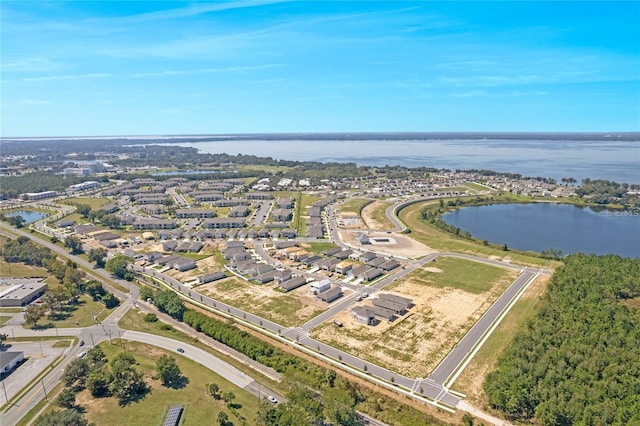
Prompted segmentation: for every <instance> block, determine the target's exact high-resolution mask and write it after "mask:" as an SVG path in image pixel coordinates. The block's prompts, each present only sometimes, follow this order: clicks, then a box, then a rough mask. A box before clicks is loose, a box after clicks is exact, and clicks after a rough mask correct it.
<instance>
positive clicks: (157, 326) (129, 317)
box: [118, 304, 282, 390]
mask: <svg viewBox="0 0 640 426" xmlns="http://www.w3.org/2000/svg"><path fill="white" fill-rule="evenodd" d="M187 306H188V307H189V308H190V309H195V307H194V306H193V305H189V304H187ZM197 310H199V311H202V310H200V309H199V308H198V309H197ZM144 315H145V314H144V313H141V312H139V311H136V310H134V309H129V311H127V313H126V314H125V315H124V316H123V317H122V318H121V319H120V321H119V322H118V325H119V326H120V327H121V328H123V329H125V330H134V331H142V332H144V333H149V334H155V335H158V336H163V337H168V338H170V339H175V340H179V341H181V342H185V343H188V344H190V345H193V346H195V347H197V348H198V349H202V350H203V351H205V352H208V353H210V354H212V355H215V356H217V357H218V358H220V359H222V360H223V361H225V362H227V363H229V364H231V365H233V366H234V367H236V368H237V369H238V370H240V371H242V372H244V373H246V374H248V375H250V376H252V377H256V376H257V375H258V374H257V373H256V371H255V370H253V369H252V368H250V367H248V366H247V365H246V364H244V363H242V362H240V361H238V360H236V359H235V358H232V357H230V356H228V355H225V354H222V353H220V352H218V351H216V350H215V349H213V348H212V347H210V346H208V345H206V344H204V343H202V342H200V341H199V340H198V339H197V338H194V337H191V336H188V335H187V334H185V333H183V332H182V331H180V330H176V329H175V328H173V327H172V326H171V325H169V324H166V323H164V322H162V321H160V320H158V321H156V322H145V321H144ZM214 318H216V319H218V320H221V321H225V320H224V319H220V318H219V317H214ZM190 329H191V328H190ZM191 330H192V331H193V333H194V334H198V333H197V332H196V331H195V330H193V329H191ZM258 376H260V380H259V381H260V382H261V383H263V384H265V385H267V386H269V387H271V388H274V389H276V388H278V384H277V383H276V382H273V381H272V380H270V379H268V378H266V377H265V376H262V375H258ZM281 390H282V389H281Z"/></svg>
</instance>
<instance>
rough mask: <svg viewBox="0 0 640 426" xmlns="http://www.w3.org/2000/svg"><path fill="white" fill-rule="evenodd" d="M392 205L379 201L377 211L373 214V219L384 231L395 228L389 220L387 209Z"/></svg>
mask: <svg viewBox="0 0 640 426" xmlns="http://www.w3.org/2000/svg"><path fill="white" fill-rule="evenodd" d="M390 205H391V203H387V202H382V201H377V202H376V207H375V209H374V210H373V212H371V217H372V218H373V220H375V221H376V222H377V223H379V224H380V227H381V228H382V229H392V228H393V227H394V226H393V224H392V223H391V222H390V221H389V219H388V218H387V208H388V207H389V206H390Z"/></svg>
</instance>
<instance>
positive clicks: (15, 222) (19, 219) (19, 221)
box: [6, 215, 27, 228]
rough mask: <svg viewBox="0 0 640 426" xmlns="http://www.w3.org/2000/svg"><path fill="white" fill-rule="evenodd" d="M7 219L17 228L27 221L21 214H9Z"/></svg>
mask: <svg viewBox="0 0 640 426" xmlns="http://www.w3.org/2000/svg"><path fill="white" fill-rule="evenodd" d="M6 220H7V221H8V222H9V224H10V225H11V226H14V227H16V228H22V227H23V226H24V224H25V223H27V221H26V220H25V219H24V218H23V217H22V216H20V215H17V216H7V217H6Z"/></svg>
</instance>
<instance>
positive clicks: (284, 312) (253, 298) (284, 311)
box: [195, 277, 328, 327]
mask: <svg viewBox="0 0 640 426" xmlns="http://www.w3.org/2000/svg"><path fill="white" fill-rule="evenodd" d="M195 289H196V291H198V292H199V293H202V294H205V295H207V296H210V297H212V298H214V299H216V300H220V301H221V302H225V303H228V304H230V305H233V306H236V307H238V308H240V309H243V310H245V311H247V312H251V313H254V314H256V315H259V316H261V317H263V318H267V319H269V320H271V321H274V322H276V323H278V324H282V325H284V326H287V327H289V326H293V325H299V324H302V323H304V322H305V321H307V320H309V319H310V318H312V317H314V316H315V315H317V314H319V313H320V312H322V311H324V310H326V309H327V307H328V305H327V304H326V303H324V302H321V301H319V300H318V299H316V297H315V296H314V295H313V294H311V292H310V291H309V286H308V285H305V286H302V287H300V288H297V289H295V290H293V291H290V292H288V293H283V292H281V291H279V290H277V287H276V286H275V285H274V284H266V285H259V284H253V283H250V282H247V281H244V280H241V279H239V278H237V277H229V278H225V279H223V280H220V281H216V282H213V283H209V284H205V285H202V286H198V287H196V288H195Z"/></svg>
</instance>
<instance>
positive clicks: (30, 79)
mask: <svg viewBox="0 0 640 426" xmlns="http://www.w3.org/2000/svg"><path fill="white" fill-rule="evenodd" d="M106 77H113V75H112V74H104V73H88V74H68V75H45V76H41V77H25V78H23V79H22V81H26V82H40V81H56V80H81V79H88V78H106Z"/></svg>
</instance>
